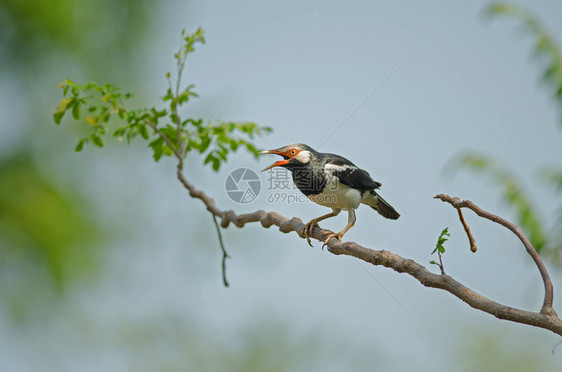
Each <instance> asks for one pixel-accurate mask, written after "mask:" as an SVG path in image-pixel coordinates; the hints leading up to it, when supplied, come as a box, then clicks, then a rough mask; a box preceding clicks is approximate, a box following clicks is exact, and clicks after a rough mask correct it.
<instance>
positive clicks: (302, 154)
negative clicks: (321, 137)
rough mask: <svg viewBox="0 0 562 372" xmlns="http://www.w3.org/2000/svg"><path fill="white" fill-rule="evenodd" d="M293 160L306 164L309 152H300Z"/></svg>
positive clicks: (308, 159)
mask: <svg viewBox="0 0 562 372" xmlns="http://www.w3.org/2000/svg"><path fill="white" fill-rule="evenodd" d="M295 159H297V160H298V161H300V162H301V163H304V164H306V163H308V162H309V161H310V151H306V150H304V151H301V152H299V153H298V154H297V155H296V156H295Z"/></svg>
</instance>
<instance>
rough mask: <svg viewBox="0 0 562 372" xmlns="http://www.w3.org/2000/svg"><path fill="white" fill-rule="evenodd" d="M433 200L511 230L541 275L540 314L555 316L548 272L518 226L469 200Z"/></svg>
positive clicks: (435, 197)
mask: <svg viewBox="0 0 562 372" xmlns="http://www.w3.org/2000/svg"><path fill="white" fill-rule="evenodd" d="M433 198H434V199H441V201H443V202H447V203H449V204H451V205H452V206H453V207H455V208H457V210H458V211H459V212H460V208H468V209H470V210H472V211H473V212H474V213H476V214H477V215H479V216H480V217H482V218H485V219H487V220H490V221H492V222H495V223H498V224H500V225H502V226H504V227H506V228H507V229H509V230H511V232H513V233H514V234H515V235H516V236H517V237H518V238H519V240H521V242H522V243H523V245H524V246H525V249H526V250H527V253H529V255H530V256H531V258H532V259H533V261H535V265H537V268H538V269H539V272H540V274H541V277H542V280H543V283H544V292H545V293H544V301H543V306H542V309H541V313H543V314H549V315H556V313H555V312H554V309H553V308H552V302H553V299H554V289H553V287H552V281H551V280H550V276H549V275H548V271H547V270H546V267H545V266H544V263H543V262H542V260H541V258H540V256H539V254H538V253H537V251H536V250H535V248H534V247H533V245H532V244H531V242H530V241H529V239H528V238H527V236H525V234H523V232H522V231H521V229H520V228H519V227H518V226H516V225H515V224H513V223H511V222H509V221H507V220H506V219H503V218H501V217H499V216H496V215H495V214H492V213H490V212H487V211H485V210H483V209H482V208H480V207H478V206H477V205H475V204H474V203H473V202H471V201H470V200H460V199H459V198H453V197H450V196H449V195H445V194H439V195H435V196H434V197H433Z"/></svg>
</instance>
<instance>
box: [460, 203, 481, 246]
mask: <svg viewBox="0 0 562 372" xmlns="http://www.w3.org/2000/svg"><path fill="white" fill-rule="evenodd" d="M457 212H459V219H460V220H461V223H462V226H463V227H464V231H466V236H467V237H468V243H469V244H470V250H471V251H472V252H476V251H477V250H478V248H476V243H475V242H474V237H473V236H472V233H471V232H470V228H469V227H468V224H467V223H466V221H465V220H464V217H463V215H462V211H461V209H460V208H457Z"/></svg>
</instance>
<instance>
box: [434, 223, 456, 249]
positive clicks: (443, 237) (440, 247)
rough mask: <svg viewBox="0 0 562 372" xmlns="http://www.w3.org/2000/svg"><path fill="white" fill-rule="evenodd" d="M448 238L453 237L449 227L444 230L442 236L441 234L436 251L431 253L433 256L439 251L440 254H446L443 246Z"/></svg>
mask: <svg viewBox="0 0 562 372" xmlns="http://www.w3.org/2000/svg"><path fill="white" fill-rule="evenodd" d="M446 236H451V234H449V228H448V227H446V228H445V229H443V231H441V234H439V238H437V244H436V245H435V249H434V250H433V252H431V254H434V253H435V252H437V251H439V253H445V247H444V246H443V244H444V243H445V242H446V241H447V240H448V239H447V238H446Z"/></svg>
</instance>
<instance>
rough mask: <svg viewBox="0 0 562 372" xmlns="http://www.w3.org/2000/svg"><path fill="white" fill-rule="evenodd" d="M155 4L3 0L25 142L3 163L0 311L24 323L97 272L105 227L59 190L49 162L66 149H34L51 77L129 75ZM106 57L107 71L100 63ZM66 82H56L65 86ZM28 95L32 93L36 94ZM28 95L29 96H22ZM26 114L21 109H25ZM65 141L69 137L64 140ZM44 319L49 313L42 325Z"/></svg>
mask: <svg viewBox="0 0 562 372" xmlns="http://www.w3.org/2000/svg"><path fill="white" fill-rule="evenodd" d="M152 2H153V1H152V0H139V1H134V0H121V1H110V0H101V1H95V2H91V1H87V0H72V1H70V0H5V1H2V2H1V3H0V63H1V64H2V66H3V72H4V73H5V74H4V76H3V79H4V80H3V81H5V82H8V83H10V84H9V85H8V86H14V87H20V88H21V90H15V91H10V93H8V92H6V94H11V95H12V99H13V100H14V101H15V102H18V103H22V105H23V104H24V105H25V108H26V109H25V110H24V112H21V113H18V116H17V117H16V120H15V121H10V122H7V121H6V120H5V121H4V122H2V123H0V131H3V130H6V129H5V128H4V127H5V126H8V129H9V128H10V127H9V126H13V127H14V128H17V130H18V131H19V133H21V135H20V136H19V137H17V141H18V142H17V143H10V145H11V146H9V147H8V148H5V149H3V150H4V151H3V152H2V153H1V154H0V272H1V273H2V281H0V295H2V299H3V301H2V305H0V310H4V311H6V312H7V313H8V314H10V315H12V316H13V317H14V319H20V320H26V316H27V315H30V314H32V313H33V312H34V311H35V312H37V311H38V309H41V308H42V307H44V306H45V305H47V304H48V303H50V301H51V299H52V298H59V299H60V298H61V296H60V295H61V294H64V293H67V292H68V291H67V289H69V287H71V286H72V285H74V284H76V283H78V282H80V281H81V280H82V279H84V278H89V277H91V276H92V275H94V274H96V273H97V272H98V270H99V263H100V262H101V260H102V257H103V254H104V250H103V244H101V243H102V242H103V239H104V234H103V229H102V228H101V224H100V222H99V220H98V219H96V216H94V215H93V210H92V208H91V206H90V204H89V203H88V202H87V196H86V195H83V193H82V192H81V190H79V189H78V186H77V184H74V183H72V182H69V181H68V180H67V181H65V180H61V179H60V177H57V176H56V174H62V173H64V169H63V167H64V166H65V165H64V164H57V165H56V166H57V167H58V169H57V171H58V173H57V172H53V169H50V168H48V167H50V166H52V165H51V164H50V163H49V162H43V160H45V159H50V158H51V159H54V158H56V156H57V151H59V148H60V144H59V143H50V142H48V141H42V142H40V144H41V145H40V146H35V145H34V142H36V139H37V138H38V137H40V136H41V131H42V127H43V126H46V122H48V120H49V119H48V117H47V116H45V112H46V111H48V107H49V105H51V104H52V102H49V100H48V99H45V98H46V97H50V96H49V95H46V94H45V92H48V91H49V90H50V89H51V88H50V85H45V80H49V79H52V78H53V76H52V75H51V74H52V73H53V70H52V68H53V67H54V66H57V67H58V68H60V67H61V66H63V68H70V69H73V70H76V71H81V72H82V73H88V74H89V75H96V76H99V75H101V74H107V73H111V74H112V76H118V75H119V76H124V77H125V78H126V77H127V76H129V77H131V76H130V75H128V74H127V73H128V71H124V66H126V63H130V61H131V60H132V58H131V57H132V56H131V55H130V54H128V53H129V52H130V51H131V50H133V49H134V48H137V47H138V46H139V45H140V44H142V42H143V39H144V37H145V36H146V34H147V32H148V31H149V29H150V27H149V26H150V22H149V20H150V18H149V17H148V13H147V8H148V5H149V4H151V3H152ZM101 56H103V63H100V60H101V59H102V57H101ZM57 80H58V78H57ZM28 88H29V89H28ZM20 93H21V94H20ZM22 107H23V106H22ZM60 138H61V140H64V136H61V137H60ZM44 315H45V314H44V313H42V315H41V316H42V317H43V316H44Z"/></svg>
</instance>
